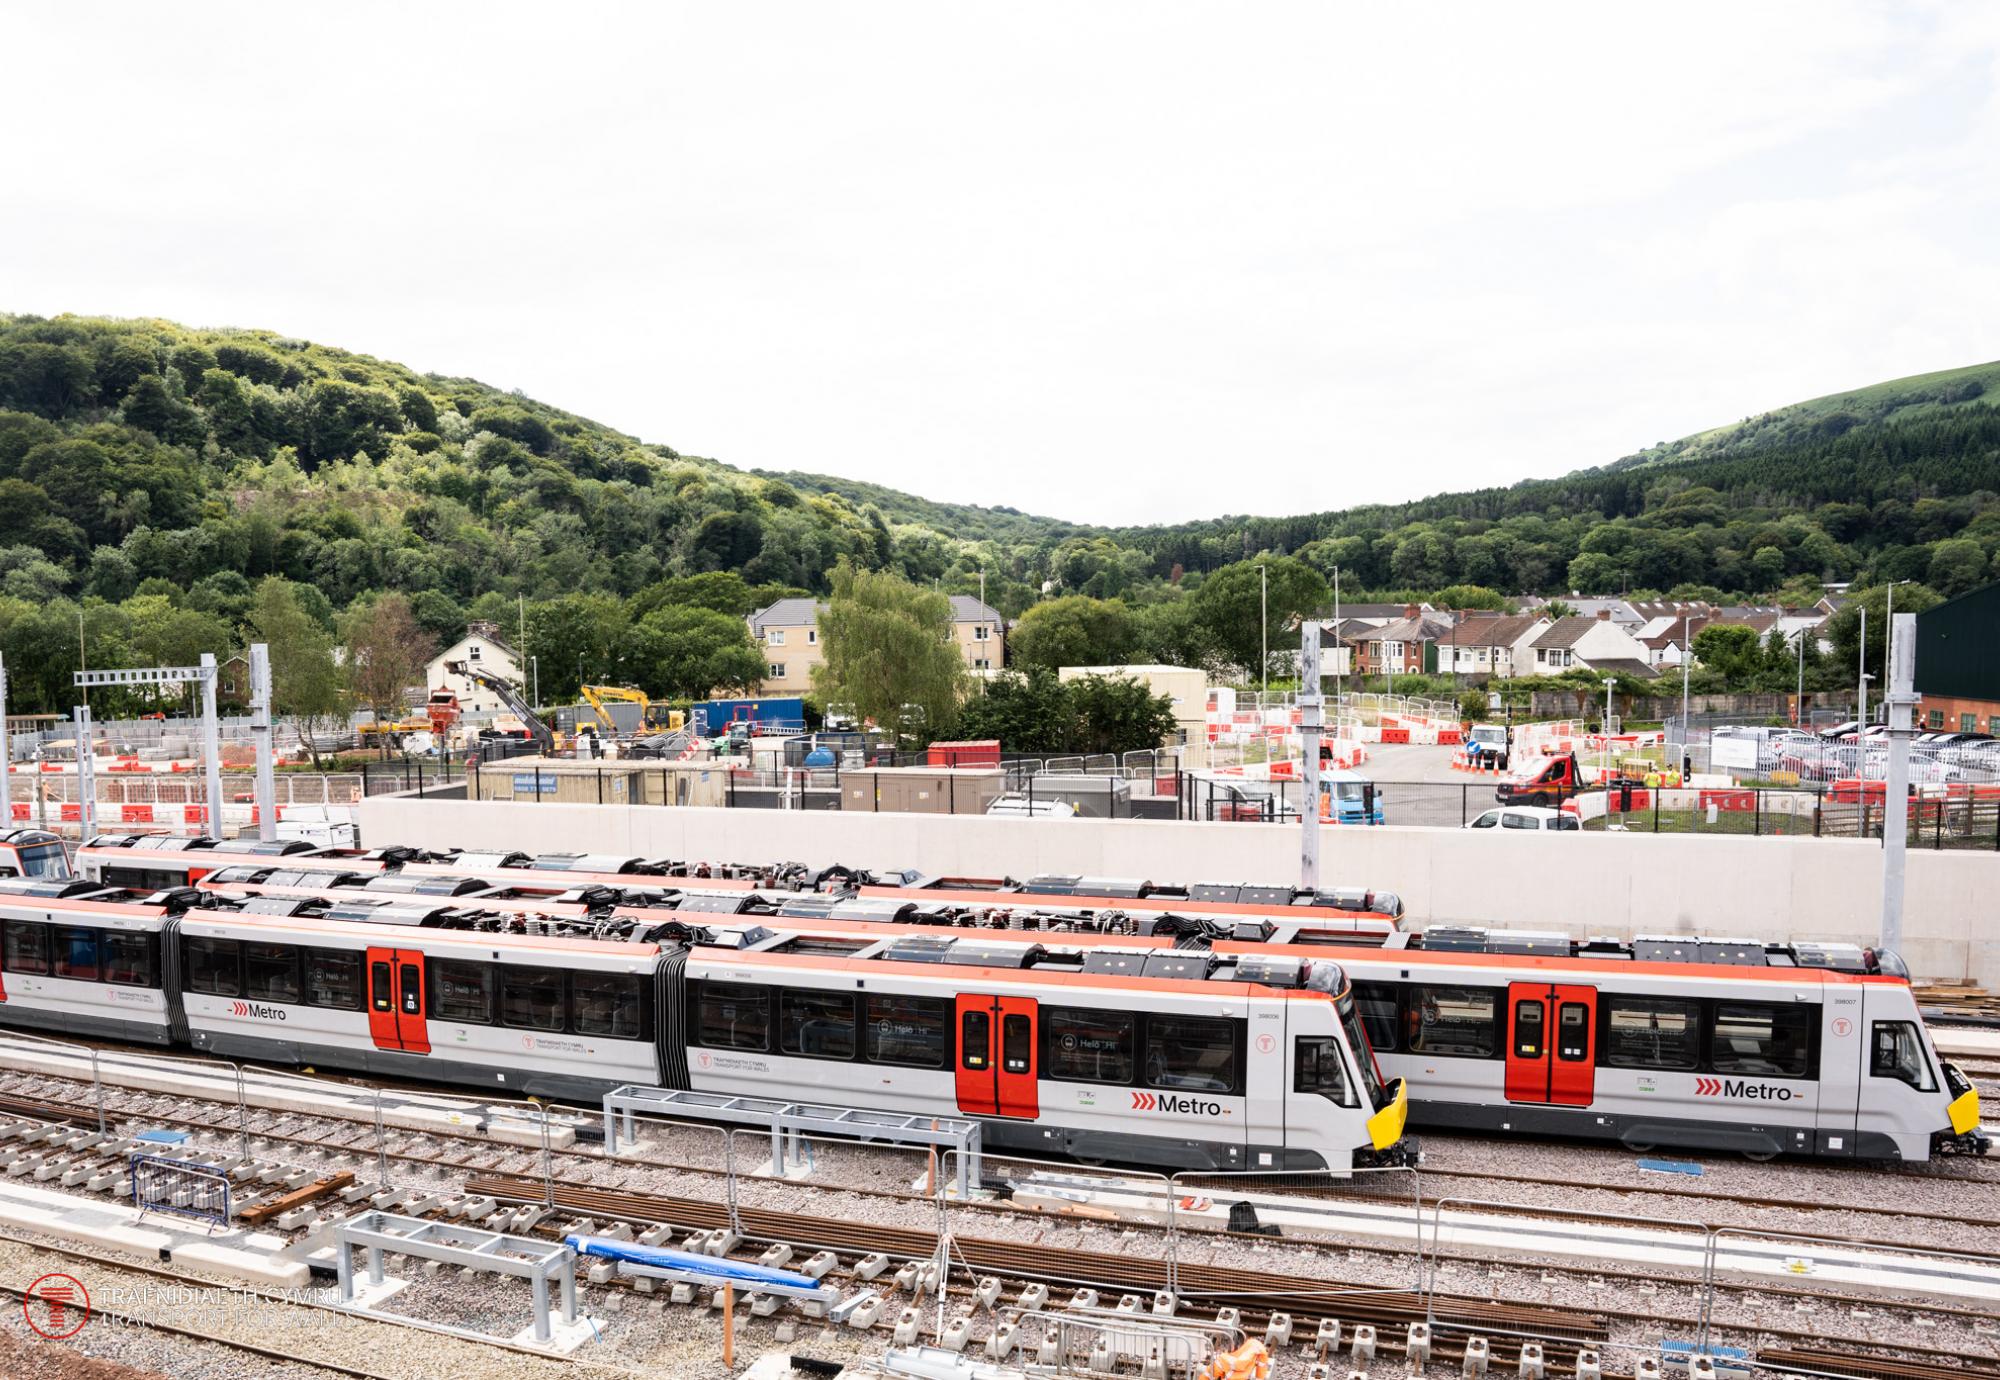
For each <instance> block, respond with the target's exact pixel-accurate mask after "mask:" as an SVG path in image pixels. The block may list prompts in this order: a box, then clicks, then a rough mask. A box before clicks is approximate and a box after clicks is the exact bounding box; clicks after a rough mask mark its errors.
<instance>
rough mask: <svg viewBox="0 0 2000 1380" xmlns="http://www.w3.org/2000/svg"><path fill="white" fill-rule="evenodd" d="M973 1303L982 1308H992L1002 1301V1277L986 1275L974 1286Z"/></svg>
mask: <svg viewBox="0 0 2000 1380" xmlns="http://www.w3.org/2000/svg"><path fill="white" fill-rule="evenodd" d="M972 1301H973V1302H974V1303H975V1304H977V1305H978V1306H979V1307H981V1308H991V1307H992V1306H993V1305H994V1304H996V1303H998V1302H999V1301H1000V1276H998V1275H985V1276H983V1277H981V1279H980V1280H979V1282H978V1283H977V1284H975V1285H973V1286H972Z"/></svg>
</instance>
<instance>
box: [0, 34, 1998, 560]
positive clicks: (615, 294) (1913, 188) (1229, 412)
mask: <svg viewBox="0 0 2000 1380" xmlns="http://www.w3.org/2000/svg"><path fill="white" fill-rule="evenodd" d="M0 51H4V52H6V53H7V54H8V55H9V58H8V62H7V73H8V75H7V86H8V102H7V104H8V108H9V112H10V113H9V116H8V118H7V121H6V125H5V132H4V133H0V150H4V154H5V160H4V162H5V176H4V182H0V187H4V190H0V309H11V310H21V311H35V312H42V313H50V314H53V313H56V312H60V311H77V312H87V313H105V314H112V315H126V316H140V315H157V316H168V317H173V318H177V319H180V320H184V321H187V322H190V323H194V324H204V325H243V326H261V327H268V328H272V329H275V330H279V331H283V332H287V333H290V334H295V335H302V336H307V337H310V338H313V339H316V340H322V341H326V342H328V343H331V344H337V345H341V346H345V347H347V348H350V349H354V350H358V351H362V352H365V353H369V354H375V355H380V356H384V357H387V358H391V359H398V360H401V361H403V362H405V363H408V364H410V365H412V366H414V367H417V368H420V369H432V370H437V371H440V372H445V373H452V374H469V375H473V376H475V377H478V378H481V379H484V380H486V381H488V382H490V383H494V384H498V385H500V386H502V387H518V388H520V389H522V390H524V391H526V392H527V393H529V394H531V395H532V396H535V397H537V398H541V399H543V400H545V401H547V402H550V403H553V404H555V405H557V406H561V407H566V408H569V409H571V410H573V411H576V412H580V413H583V414H585V415H587V416H591V417H595V418H597V419H599V420H601V421H604V422H606V423H609V424H611V425H613V426H616V427H619V428H621V429H623V430H626V431H629V432H632V433H634V434H636V435H638V436H641V437H643V438H645V439H647V440H652V441H663V442H666V443H668V444H671V445H674V446H676V447H679V448H680V449H682V450H686V451H690V452H694V453H698V454H705V455H712V456H714V457H716V458H717V459H721V460H725V461H728V462H730V463H732V464H736V465H740V466H744V467H764V468H774V469H791V468H796V469H808V470H817V471H821V472H827V473H834V474H842V475H847V476H850V477H854V478H861V479H869V480H874V481H877V482H880V483H885V484H891V485H895V486H897V487H901V488H906V489H910V490H914V491H916V492H918V493H922V494H925V495H928V496H931V497H934V498H940V499H951V500H958V501H967V502H982V503H989V504H1009V505H1012V506H1015V507H1019V508H1024V509H1028V510H1031V511H1036V512H1043V513H1049V514H1054V515H1058V516H1065V517H1071V518H1075V519H1079V520H1089V521H1103V522H1139V521H1154V520H1176V519H1185V518H1194V517H1204V516H1212V515H1215V514H1218V513H1224V512H1243V511H1255V512H1267V513H1268V512H1289V511H1301V510H1306V509H1319V508H1328V507H1338V506H1345V505H1347V504H1350V503H1355V502H1365V501H1372V500H1382V499H1400V498H1409V497H1415V496H1418V495H1420V494H1423V493H1429V492H1435V491H1438V490H1442V489H1455V488H1464V487H1470V486H1475V485H1484V484H1499V483H1508V482H1511V481H1513V480H1515V479H1519V478H1523V477H1527V476H1530V475H1547V474H1557V473H1561V472H1564V471H1566V470H1570V469H1575V468H1578V467H1580V466H1584V465H1592V464H1599V463H1602V462H1604V461H1607V460H1611V459H1615V458H1616V457H1617V456H1619V455H1622V454H1625V453H1627V452H1629V451H1630V450H1632V449H1634V448H1636V447H1638V446H1641V445H1644V444H1648V443H1650V442H1653V441H1656V440H1662V439H1666V438H1670V437H1673V436H1678V435H1682V434H1684V433H1687V432H1690V431H1694V430H1697V429H1700V428H1702V427H1705V426H1708V425H1712V424H1714V423H1718V422H1722V421H1727V420H1731V419H1734V418H1737V417H1741V416H1743V415H1744V414H1746V413H1749V412H1753V411H1762V410H1764V409H1766V408H1768V407H1772V406H1776V405H1779V404H1782V403H1786V402H1791V401H1796V400H1798V399H1800V398H1804V397H1809V396H1813V395H1815V394H1819V393H1826V392H1832V391H1836V390H1838V389H1840V388H1844V387H1849V386H1853V385H1857V384H1863V383H1870V382H1874V381H1877V380H1879V379H1883V378H1889V377H1893V376H1896V375H1899V374H1908V373H1915V372H1920V371H1924V370H1930V369H1938V368H1947V367H1951V366H1954V365H1959V364H1967V363H1973V362H1977V361H1980V360H1985V359H1991V358H1993V357H1995V356H1996V355H2000V340H1996V337H2000V310H1996V307H2000V255H1996V253H1995V250H1994V246H1995V244H1996V243H2000V228H1997V227H2000V218H1996V214H1995V213H1996V210H2000V177H1996V175H1995V173H1996V168H2000V6H1996V5H1988V4H1981V3H1975V2H1974V0H1967V2H1966V3H1962V4H1923V3H1901V4H1882V5H1860V4H1848V3H1839V0H1810V3H1802V4H1797V5H1778V4H1769V5H1758V4H1744V3H1729V4H1721V5H1714V6H1706V5H1685V4H1684V5H1677V6H1671V7H1666V6H1624V5H1603V4H1601V3H1597V4H1587V5H1578V6H1570V7H1565V6H1559V5H1554V4H1534V5H1492V4H1486V3H1478V4H1473V3H1465V4H1457V5H1443V4H1440V5H1429V6H1382V5H1359V4H1316V5H1299V6H1291V5H1250V6H1222V5H1210V6H1199V7H1178V6H1170V5H1161V4H1142V5H1112V4H1092V5H1088V6H1075V5H1033V4H1030V5H1018V4H1017V5H977V6H975V5H965V4H946V5H939V4H935V3H926V4H915V5H882V4H877V5H867V6H860V5H829V4H825V3H814V4H800V5H779V4H767V5H760V6H716V5H704V6H690V5H677V6H660V5H648V6H634V7H631V8H623V9H621V8H614V7H610V6H604V5H593V6H550V5H540V6H522V7H515V8H509V7H505V6H498V5H492V4H479V5H464V6H447V5H441V4H425V5H410V4H402V5H394V6H381V7H371V6H368V5H362V4H344V5H340V6H333V7H327V6H305V7H296V6H271V5H255V6H245V7H241V8H231V7H224V6H215V5H202V4H196V5H191V6H157V5H131V6H126V7H123V8H120V7H116V6H105V5H68V6H29V5H24V4H16V5H13V6H11V7H9V8H8V9H7V10H5V11H4V12H0Z"/></svg>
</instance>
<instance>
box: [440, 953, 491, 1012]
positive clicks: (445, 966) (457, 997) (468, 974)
mask: <svg viewBox="0 0 2000 1380" xmlns="http://www.w3.org/2000/svg"><path fill="white" fill-rule="evenodd" d="M428 966H429V969H430V975H431V983H432V986H431V1016H432V1017H433V1018H434V1019H436V1020H440V1021H462V1022H464V1023H465V1024H467V1025H491V1024H493V970H492V969H491V968H489V967H487V966H486V965H485V964H484V963H461V962H458V961H457V960H454V959H449V958H440V959H433V960H431V962H430V964H429V965H428Z"/></svg>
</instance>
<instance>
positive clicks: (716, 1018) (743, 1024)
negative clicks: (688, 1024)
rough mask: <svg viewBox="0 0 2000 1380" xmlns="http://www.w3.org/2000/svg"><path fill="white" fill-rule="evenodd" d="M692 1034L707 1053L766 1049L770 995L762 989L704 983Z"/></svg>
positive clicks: (767, 1047)
mask: <svg viewBox="0 0 2000 1380" xmlns="http://www.w3.org/2000/svg"><path fill="white" fill-rule="evenodd" d="M695 1032H696V1034H697V1035H699V1036H700V1037H701V1043H703V1044H704V1045H707V1046H708V1047H709V1048H710V1049H756V1050H765V1049H769V1048H770V1047H771V994H770V992H769V991H767V990H766V989H764V988H762V987H739V986H737V985H736V984H734V983H728V982H704V983H703V984H702V985H701V1005H700V1019H699V1021H698V1022H697V1024H696V1027H695Z"/></svg>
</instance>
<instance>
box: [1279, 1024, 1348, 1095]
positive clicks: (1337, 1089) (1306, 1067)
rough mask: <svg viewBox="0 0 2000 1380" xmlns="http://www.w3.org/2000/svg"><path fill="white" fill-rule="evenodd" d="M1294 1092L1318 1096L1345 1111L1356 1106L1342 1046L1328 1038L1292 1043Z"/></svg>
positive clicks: (1305, 1038)
mask: <svg viewBox="0 0 2000 1380" xmlns="http://www.w3.org/2000/svg"><path fill="white" fill-rule="evenodd" d="M1292 1090H1293V1091H1294V1092H1302V1093H1315V1094H1317V1095H1319V1096H1320V1097H1324V1098H1328V1099H1330V1100H1331V1101H1334V1102H1338V1103H1339V1104H1340V1105H1341V1106H1343V1107H1352V1106H1354V1105H1355V1102H1354V1096H1353V1094H1352V1093H1350V1092H1349V1091H1348V1087H1347V1066H1346V1065H1345V1064H1344V1063H1342V1062H1341V1059H1340V1042H1339V1041H1338V1040H1332V1039H1328V1038H1327V1037H1326V1036H1324V1035H1301V1036H1300V1037H1299V1038H1298V1039H1296V1040H1294V1041H1293V1042H1292Z"/></svg>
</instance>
